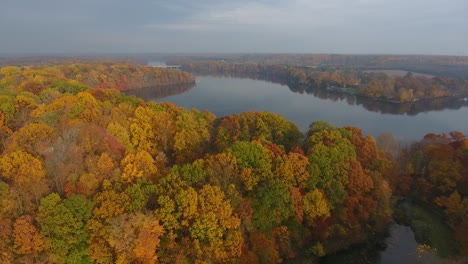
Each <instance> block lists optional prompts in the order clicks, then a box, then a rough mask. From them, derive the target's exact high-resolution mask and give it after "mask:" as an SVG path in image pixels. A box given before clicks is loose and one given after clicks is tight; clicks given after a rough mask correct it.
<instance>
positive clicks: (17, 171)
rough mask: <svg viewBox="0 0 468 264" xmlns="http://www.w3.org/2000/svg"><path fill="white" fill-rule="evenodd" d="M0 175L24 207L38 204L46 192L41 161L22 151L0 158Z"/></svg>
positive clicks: (30, 207) (46, 186) (29, 207)
mask: <svg viewBox="0 0 468 264" xmlns="http://www.w3.org/2000/svg"><path fill="white" fill-rule="evenodd" d="M0 175H2V177H3V178H4V179H5V180H6V181H7V182H11V183H12V186H13V187H14V188H15V189H16V191H17V193H18V195H19V199H20V200H21V201H22V204H23V205H24V206H26V209H32V208H34V207H37V206H39V201H40V199H41V198H42V197H43V196H44V195H45V194H46V193H47V192H48V189H49V188H48V185H47V183H46V181H45V170H44V166H43V165H42V162H41V161H40V160H39V159H37V158H35V157H33V156H32V155H30V154H28V153H26V152H24V151H15V152H13V153H10V154H8V155H5V156H3V157H1V158H0Z"/></svg>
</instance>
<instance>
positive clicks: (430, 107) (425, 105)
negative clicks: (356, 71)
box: [210, 74, 468, 116]
mask: <svg viewBox="0 0 468 264" xmlns="http://www.w3.org/2000/svg"><path fill="white" fill-rule="evenodd" d="M210 76H212V77H225V78H241V79H252V80H261V81H266V82H271V83H276V84H281V85H284V86H287V87H288V88H289V90H290V91H292V92H294V93H299V94H311V95H313V96H315V97H317V98H320V99H324V100H331V101H334V102H336V101H345V102H347V103H348V104H350V105H360V106H363V107H364V109H366V110H368V111H372V112H378V113H382V114H394V115H403V114H406V115H410V116H411V115H417V114H419V113H422V112H428V111H441V110H445V109H452V110H458V109H460V108H461V107H465V106H468V100H467V99H466V98H453V97H449V98H434V99H428V100H419V101H415V102H407V103H391V102H387V101H379V100H375V99H371V98H366V97H362V96H355V95H351V94H345V93H336V92H329V91H327V90H326V89H320V88H317V87H308V86H297V85H296V86H295V85H292V84H290V83H288V82H286V81H284V80H283V79H281V78H276V77H274V76H264V75H259V74H249V75H247V74H229V75H226V74H225V75H210Z"/></svg>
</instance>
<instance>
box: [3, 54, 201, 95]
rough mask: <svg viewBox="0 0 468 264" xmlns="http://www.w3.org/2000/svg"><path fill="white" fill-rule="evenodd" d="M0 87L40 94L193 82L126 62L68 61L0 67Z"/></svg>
mask: <svg viewBox="0 0 468 264" xmlns="http://www.w3.org/2000/svg"><path fill="white" fill-rule="evenodd" d="M0 77H1V78H2V81H1V82H0V89H4V90H12V89H14V90H15V91H16V92H21V91H25V92H31V93H34V94H36V95H38V94H40V93H41V92H42V91H44V90H45V89H47V88H51V87H52V88H58V89H59V90H60V91H61V92H76V91H84V90H86V89H87V88H88V87H90V88H97V87H100V88H114V89H117V90H131V89H140V88H150V87H156V86H164V85H176V84H188V83H195V76H193V75H192V74H189V73H186V72H182V71H177V70H167V69H163V68H157V67H147V66H138V65H134V64H130V63H111V62H85V63H84V62H82V63H79V62H70V63H66V64H60V65H49V66H47V65H45V66H22V67H18V66H5V67H3V68H1V69H0Z"/></svg>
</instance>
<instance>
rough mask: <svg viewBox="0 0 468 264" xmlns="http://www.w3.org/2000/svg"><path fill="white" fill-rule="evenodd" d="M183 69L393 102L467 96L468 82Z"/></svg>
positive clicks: (281, 69)
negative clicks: (266, 80)
mask: <svg viewBox="0 0 468 264" xmlns="http://www.w3.org/2000/svg"><path fill="white" fill-rule="evenodd" d="M182 68H183V69H185V70H187V71H190V72H194V73H198V74H222V75H233V76H239V77H255V76H258V77H259V78H263V79H268V80H271V81H276V82H281V83H286V84H288V85H290V86H292V87H293V88H292V90H295V91H305V92H311V91H312V90H314V89H328V90H330V91H336V92H343V93H352V94H354V93H357V94H358V95H360V96H365V97H369V98H372V99H378V100H384V101H392V102H411V101H416V100H421V99H431V98H440V97H455V96H463V95H468V81H467V80H463V79H452V78H446V77H433V78H428V77H425V76H421V75H416V74H411V73H408V74H406V75H405V76H388V75H386V74H385V73H373V72H364V71H356V70H334V69H327V68H313V67H297V66H286V65H270V64H256V63H226V62H219V61H214V62H213V61H211V62H193V63H188V64H183V66H182Z"/></svg>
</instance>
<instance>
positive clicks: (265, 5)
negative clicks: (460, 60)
mask: <svg viewBox="0 0 468 264" xmlns="http://www.w3.org/2000/svg"><path fill="white" fill-rule="evenodd" d="M467 9H468V1H466V0H451V1H441V0H393V1H388V0H327V1H319V0H238V1H227V0H197V1H193V0H140V1H133V2H130V1H125V0H80V1H63V0H41V1H37V0H15V1H6V2H5V3H2V7H1V8H0V35H2V36H8V37H6V38H2V44H1V45H0V52H8V51H18V52H20V51H22V50H27V51H33V50H41V51H43V50H50V51H52V52H53V51H60V50H61V51H69V50H76V51H78V52H80V51H94V52H100V51H107V50H110V49H112V50H114V51H118V50H121V51H122V52H125V51H128V50H132V51H151V52H158V51H164V52H170V51H183V52H221V51H222V52H241V51H249V52H256V51H261V52H311V53H321V52H332V53H354V52H357V53H445V54H468V27H466V25H468V16H466V14H465V12H466V11H465V10H467Z"/></svg>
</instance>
